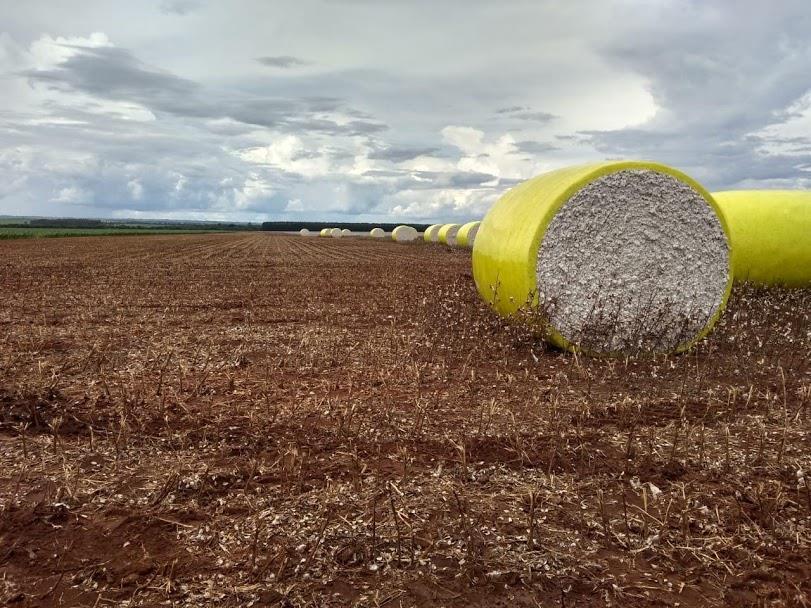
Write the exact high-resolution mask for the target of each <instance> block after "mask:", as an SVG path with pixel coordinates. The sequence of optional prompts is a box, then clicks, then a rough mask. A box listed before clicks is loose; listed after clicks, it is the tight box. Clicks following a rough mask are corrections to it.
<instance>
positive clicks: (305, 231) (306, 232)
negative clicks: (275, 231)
mask: <svg viewBox="0 0 811 608" xmlns="http://www.w3.org/2000/svg"><path fill="white" fill-rule="evenodd" d="M298 233H299V234H300V235H301V236H310V231H309V230H307V229H306V228H302V229H301V230H299V231H298Z"/></svg>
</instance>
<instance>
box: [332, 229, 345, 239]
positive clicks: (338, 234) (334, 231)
mask: <svg viewBox="0 0 811 608" xmlns="http://www.w3.org/2000/svg"><path fill="white" fill-rule="evenodd" d="M329 235H330V236H331V237H332V238H334V239H339V238H341V237H342V236H343V235H344V233H343V232H341V229H340V228H333V229H332V230H330V231H329Z"/></svg>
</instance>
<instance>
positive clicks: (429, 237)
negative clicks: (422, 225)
mask: <svg viewBox="0 0 811 608" xmlns="http://www.w3.org/2000/svg"><path fill="white" fill-rule="evenodd" d="M440 228H442V224H434V225H432V226H428V228H426V229H425V233H424V234H423V235H422V238H423V240H424V241H425V242H426V243H436V242H437V241H438V240H439V229H440Z"/></svg>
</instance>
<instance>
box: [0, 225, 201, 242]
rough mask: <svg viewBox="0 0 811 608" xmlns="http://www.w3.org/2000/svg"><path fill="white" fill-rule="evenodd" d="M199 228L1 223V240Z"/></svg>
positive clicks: (165, 232) (118, 234) (164, 231)
mask: <svg viewBox="0 0 811 608" xmlns="http://www.w3.org/2000/svg"><path fill="white" fill-rule="evenodd" d="M199 232H200V231H199V230H172V229H159V228H158V229H156V228H146V227H145V228H39V227H32V228H20V227H16V226H15V227H11V226H3V225H2V224H0V240H8V239H42V238H61V237H66V236H139V235H140V236H144V235H151V234H190V233H199Z"/></svg>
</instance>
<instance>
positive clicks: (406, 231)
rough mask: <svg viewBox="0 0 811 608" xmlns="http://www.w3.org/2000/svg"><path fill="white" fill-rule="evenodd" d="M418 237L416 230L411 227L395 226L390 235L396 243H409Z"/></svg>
mask: <svg viewBox="0 0 811 608" xmlns="http://www.w3.org/2000/svg"><path fill="white" fill-rule="evenodd" d="M419 236H420V233H419V232H417V229H416V228H412V227H411V226H397V228H395V229H394V230H393V231H392V233H391V238H392V239H394V240H395V241H396V242H398V243H410V242H412V241H416V240H417V239H418V238H419Z"/></svg>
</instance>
